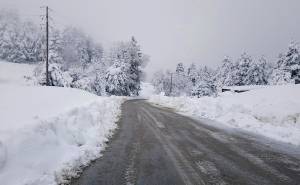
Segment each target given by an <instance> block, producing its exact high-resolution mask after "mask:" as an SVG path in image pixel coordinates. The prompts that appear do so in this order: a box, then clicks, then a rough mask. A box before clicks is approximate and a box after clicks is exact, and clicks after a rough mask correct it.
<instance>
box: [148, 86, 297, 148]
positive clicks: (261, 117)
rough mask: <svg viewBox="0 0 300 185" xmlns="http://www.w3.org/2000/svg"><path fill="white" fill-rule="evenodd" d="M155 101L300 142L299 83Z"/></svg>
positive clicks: (272, 136)
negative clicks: (210, 95)
mask: <svg viewBox="0 0 300 185" xmlns="http://www.w3.org/2000/svg"><path fill="white" fill-rule="evenodd" d="M149 101H150V102H152V103H155V104H159V105H163V106H168V107H172V108H175V109H176V110H177V111H179V112H181V113H184V114H187V115H191V116H196V117H204V118H209V119H213V120H217V121H218V122H220V123H223V124H225V125H227V126H230V127H234V128H240V129H244V130H247V131H251V132H254V133H257V134H261V135H264V136H267V137H270V138H273V139H276V140H279V141H282V142H287V143H291V144H295V145H300V85H285V86H270V87H266V88H261V89H255V90H251V91H249V92H244V93H240V94H237V93H231V92H227V93H221V95H220V96H219V97H216V98H213V97H202V98H189V97H166V96H159V95H157V96H152V97H151V98H150V100H149Z"/></svg>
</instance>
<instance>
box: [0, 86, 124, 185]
mask: <svg viewBox="0 0 300 185" xmlns="http://www.w3.org/2000/svg"><path fill="white" fill-rule="evenodd" d="M0 92H1V93H0V102H1V104H0V124H1V127H0V182H1V184H10V185H20V184H30V185H40V184H49V185H50V184H57V183H66V182H67V181H68V180H69V178H70V177H75V176H77V175H78V174H79V173H80V172H81V169H82V168H83V167H84V166H87V165H88V164H89V163H90V162H91V160H94V159H96V158H98V157H100V155H101V154H100V151H101V150H103V149H104V147H105V142H106V141H107V140H108V138H109V137H110V136H111V134H112V132H111V131H112V130H113V129H115V128H116V127H117V125H116V124H115V122H116V121H117V119H118V116H119V115H120V112H121V110H120V105H121V103H122V102H123V98H120V97H98V96H95V95H93V94H90V93H88V92H85V91H82V90H77V89H69V88H57V87H29V86H16V85H11V84H10V85H7V84H6V85H3V84H0Z"/></svg>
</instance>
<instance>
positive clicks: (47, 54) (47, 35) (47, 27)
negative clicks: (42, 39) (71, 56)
mask: <svg viewBox="0 0 300 185" xmlns="http://www.w3.org/2000/svg"><path fill="white" fill-rule="evenodd" d="M48 19H49V16H48V6H46V85H47V86H49V85H50V83H49V20H48Z"/></svg>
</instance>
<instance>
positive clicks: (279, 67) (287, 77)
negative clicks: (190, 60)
mask: <svg viewBox="0 0 300 185" xmlns="http://www.w3.org/2000/svg"><path fill="white" fill-rule="evenodd" d="M299 52H300V49H299V45H298V44H297V43H295V42H292V43H291V44H290V45H289V47H288V50H287V52H286V53H285V54H280V56H279V59H278V61H276V62H275V63H274V62H273V63H271V62H267V61H266V59H265V58H264V57H261V58H260V59H259V60H257V61H255V60H254V59H253V58H252V57H251V56H249V55H248V54H247V53H244V54H242V55H241V56H240V57H239V58H238V59H237V60H235V61H233V60H232V59H231V58H229V57H225V58H224V59H223V61H222V64H221V66H219V67H218V68H217V69H211V68H209V67H207V66H204V67H202V66H196V65H195V64H191V65H190V66H188V67H185V66H184V65H183V63H179V64H178V65H177V67H176V70H175V72H171V71H166V72H163V71H158V72H156V73H155V75H154V78H153V79H152V84H153V85H154V87H155V89H156V91H157V93H161V92H163V93H165V94H166V95H170V96H180V95H187V96H196V97H201V96H214V95H216V93H217V91H218V89H221V88H222V87H224V86H246V85H281V84H299V83H300V53H299Z"/></svg>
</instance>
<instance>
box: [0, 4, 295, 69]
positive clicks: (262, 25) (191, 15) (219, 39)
mask: <svg viewBox="0 0 300 185" xmlns="http://www.w3.org/2000/svg"><path fill="white" fill-rule="evenodd" d="M42 5H48V6H50V7H51V8H52V9H53V10H54V11H53V12H51V14H52V16H53V18H54V21H55V22H56V23H57V25H75V26H77V27H80V28H81V29H82V30H84V31H85V32H86V33H87V34H89V35H90V36H92V37H93V38H94V39H95V40H96V41H98V42H101V43H103V44H104V45H105V44H107V43H110V42H112V41H119V40H128V39H130V37H131V36H132V35H134V36H135V37H136V38H137V40H138V41H139V43H140V44H141V46H142V49H143V51H144V52H145V53H147V54H149V55H150V56H151V62H150V63H149V64H148V66H147V68H146V70H147V71H148V72H149V74H151V73H153V71H156V70H159V69H168V68H169V69H173V68H175V66H176V64H177V63H178V62H184V63H187V64H188V63H191V62H194V63H197V64H202V65H209V66H216V65H218V64H219V63H220V62H221V61H222V59H223V57H224V56H226V55H228V56H231V57H232V58H236V57H238V56H239V55H240V54H241V53H243V52H245V51H246V52H248V53H249V54H251V55H252V56H254V57H260V56H261V55H265V56H266V57H267V58H268V59H269V60H275V59H276V57H277V56H278V54H279V53H280V52H284V51H285V50H286V48H287V46H288V44H289V42H290V41H292V40H295V41H300V11H299V7H300V0H0V7H1V8H13V9H16V10H18V11H19V13H20V15H23V16H24V17H26V18H27V17H34V16H35V15H36V14H39V13H41V9H40V6H42Z"/></svg>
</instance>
